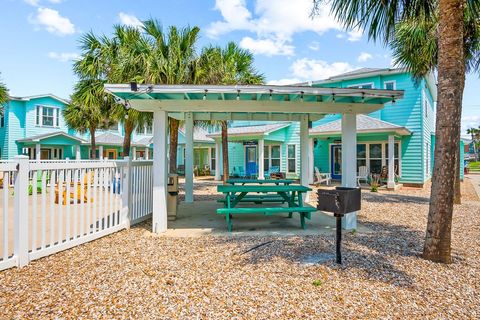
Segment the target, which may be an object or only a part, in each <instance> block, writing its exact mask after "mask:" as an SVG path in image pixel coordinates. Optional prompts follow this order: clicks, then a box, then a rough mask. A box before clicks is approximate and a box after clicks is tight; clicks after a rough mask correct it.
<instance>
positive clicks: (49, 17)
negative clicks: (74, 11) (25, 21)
mask: <svg viewBox="0 0 480 320" xmlns="http://www.w3.org/2000/svg"><path fill="white" fill-rule="evenodd" d="M29 20H30V23H32V24H34V25H37V26H40V27H44V28H45V29H46V30H47V31H48V32H50V33H53V34H56V35H59V36H64V35H68V34H73V33H75V26H74V25H73V23H72V22H71V21H70V19H68V18H66V17H62V16H61V15H60V13H59V12H58V11H57V10H53V9H49V8H38V9H37V14H36V16H34V17H30V18H29Z"/></svg>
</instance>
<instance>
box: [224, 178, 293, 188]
mask: <svg viewBox="0 0 480 320" xmlns="http://www.w3.org/2000/svg"><path fill="white" fill-rule="evenodd" d="M226 182H227V183H228V184H232V185H236V184H241V185H242V186H243V185H246V184H275V185H280V184H282V185H286V186H288V185H290V184H292V183H294V182H295V180H291V179H228V180H227V181H226Z"/></svg>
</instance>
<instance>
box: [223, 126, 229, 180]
mask: <svg viewBox="0 0 480 320" xmlns="http://www.w3.org/2000/svg"><path fill="white" fill-rule="evenodd" d="M222 163H223V183H226V182H227V180H228V176H229V168H228V126H227V121H222Z"/></svg>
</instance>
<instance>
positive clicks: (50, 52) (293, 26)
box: [0, 0, 480, 129]
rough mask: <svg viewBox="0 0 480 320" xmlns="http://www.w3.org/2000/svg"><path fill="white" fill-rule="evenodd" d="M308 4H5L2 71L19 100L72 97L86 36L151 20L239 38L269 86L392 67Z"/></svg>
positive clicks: (16, 0) (471, 96)
mask: <svg viewBox="0 0 480 320" xmlns="http://www.w3.org/2000/svg"><path fill="white" fill-rule="evenodd" d="M310 6H311V0H296V1H291V0H254V1H245V0H201V1H200V0H197V1H194V0H190V1H187V0H175V1H172V0H170V1H164V0H148V1H147V0H135V1H131V0H130V1H127V0H115V1H114V0H97V1H93V0H0V12H1V13H2V14H1V19H0V30H1V31H0V33H1V39H2V43H3V45H2V47H1V48H0V72H1V78H2V81H3V82H5V83H6V84H7V86H8V87H9V89H10V93H11V94H12V95H15V96H22V95H33V94H40V93H53V94H56V95H58V96H61V97H65V98H67V97H68V96H69V95H70V93H71V91H72V87H73V85H74V83H75V80H76V79H75V76H74V75H73V73H72V68H71V65H72V59H75V57H77V56H78V54H79V50H78V39H79V37H80V35H81V34H82V33H84V32H87V31H90V30H92V31H93V32H94V33H96V34H107V35H108V34H110V32H111V30H112V25H114V24H119V23H125V24H133V25H135V24H139V23H140V21H141V20H145V19H148V18H150V17H152V18H156V19H159V20H160V21H161V22H162V24H163V25H164V26H169V25H177V26H185V25H191V26H193V25H197V26H199V27H200V28H201V38H200V41H199V49H200V48H201V47H202V46H205V45H208V44H210V43H213V44H220V45H223V44H225V43H227V42H228V41H236V42H238V43H239V44H240V45H241V46H242V47H243V48H247V49H249V50H251V51H252V52H253V53H254V54H255V64H256V67H257V69H258V70H260V71H261V72H263V73H264V74H265V76H266V78H267V80H268V81H269V82H270V83H276V84H284V83H292V82H298V81H306V80H318V79H322V78H327V77H329V76H332V75H335V74H338V73H341V72H345V71H349V70H352V69H355V68H359V67H391V55H390V53H389V51H388V50H387V49H385V48H384V47H383V46H382V45H381V44H374V43H372V42H368V41H367V39H366V37H365V36H364V35H363V34H362V32H361V31H360V30H342V28H341V27H340V26H339V25H338V23H337V22H336V21H335V20H334V19H333V17H331V15H329V11H328V8H324V10H323V12H321V14H320V17H317V18H315V19H313V20H312V19H310V18H309V10H310ZM479 89H480V80H479V78H478V75H469V76H468V77H467V83H466V88H465V95H464V112H463V118H462V122H463V127H464V129H465V128H467V127H470V126H479V125H480V101H479V99H478V97H479V94H478V92H479Z"/></svg>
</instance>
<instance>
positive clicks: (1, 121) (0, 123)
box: [0, 111, 5, 128]
mask: <svg viewBox="0 0 480 320" xmlns="http://www.w3.org/2000/svg"><path fill="white" fill-rule="evenodd" d="M0 112H2V114H0V128H3V127H5V116H4V115H3V111H0Z"/></svg>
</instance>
